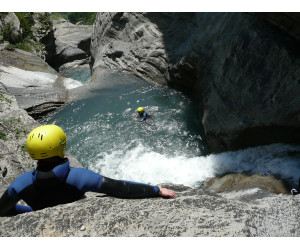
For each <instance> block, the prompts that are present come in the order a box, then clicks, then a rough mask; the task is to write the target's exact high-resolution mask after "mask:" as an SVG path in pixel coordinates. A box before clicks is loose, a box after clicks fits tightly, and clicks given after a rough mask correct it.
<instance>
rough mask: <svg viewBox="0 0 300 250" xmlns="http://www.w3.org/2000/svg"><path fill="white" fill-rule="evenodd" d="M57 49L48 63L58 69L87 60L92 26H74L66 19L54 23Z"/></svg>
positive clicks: (50, 56) (48, 59) (49, 57)
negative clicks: (77, 61)
mask: <svg viewBox="0 0 300 250" xmlns="http://www.w3.org/2000/svg"><path fill="white" fill-rule="evenodd" d="M53 26H54V39H55V49H54V51H53V53H52V54H51V55H49V56H48V57H47V62H48V63H49V64H50V65H51V66H53V67H54V68H56V69H58V68H59V67H60V66H61V65H63V64H65V63H69V62H72V61H75V60H82V59H87V58H88V57H89V55H90V42H91V36H92V26H91V25H74V24H72V23H69V22H67V21H66V20H64V19H61V20H59V21H56V22H54V24H53Z"/></svg>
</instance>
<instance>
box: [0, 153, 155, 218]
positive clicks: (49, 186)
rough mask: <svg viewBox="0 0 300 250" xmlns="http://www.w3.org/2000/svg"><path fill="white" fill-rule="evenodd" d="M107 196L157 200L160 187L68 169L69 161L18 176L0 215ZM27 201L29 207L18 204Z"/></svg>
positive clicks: (1, 204)
mask: <svg viewBox="0 0 300 250" xmlns="http://www.w3.org/2000/svg"><path fill="white" fill-rule="evenodd" d="M88 191H91V192H98V193H105V194H108V195H111V196H115V197H120V198H147V197H156V196H157V195H158V192H159V188H158V187H157V186H151V185H146V184H142V183H136V182H129V181H122V180H114V179H110V178H107V177H104V176H102V175H100V174H97V173H95V172H93V171H90V170H87V169H84V168H73V167H70V166H69V160H68V159H67V158H65V162H64V163H62V164H60V165H57V166H56V167H54V168H51V169H48V170H46V171H45V169H39V167H37V169H36V170H34V171H30V172H27V173H25V174H23V175H21V176H20V177H18V178H17V179H16V180H15V181H14V182H13V183H12V184H11V185H10V186H9V187H8V189H7V190H6V191H5V193H4V194H3V195H2V197H1V198H0V216H6V215H16V214H19V213H25V212H30V211H35V210H40V209H43V208H46V207H51V206H56V205H59V204H64V203H69V202H73V201H76V200H79V199H81V198H83V197H84V193H85V192H88ZM19 200H23V201H25V202H26V203H27V204H28V205H29V207H28V206H22V205H19V204H17V202H18V201H19Z"/></svg>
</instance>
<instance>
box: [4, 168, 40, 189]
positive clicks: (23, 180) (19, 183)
mask: <svg viewBox="0 0 300 250" xmlns="http://www.w3.org/2000/svg"><path fill="white" fill-rule="evenodd" d="M33 172H34V171H30V172H26V173H24V174H22V175H20V176H19V177H18V178H17V179H15V180H14V182H13V183H12V184H11V185H10V186H9V188H10V189H14V190H16V191H17V192H21V191H22V190H23V189H24V188H26V187H28V186H29V185H31V184H32V182H33V181H32V174H33Z"/></svg>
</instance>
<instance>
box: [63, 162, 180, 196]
mask: <svg viewBox="0 0 300 250" xmlns="http://www.w3.org/2000/svg"><path fill="white" fill-rule="evenodd" d="M67 183H68V184H71V185H73V186H76V187H77V189H79V190H81V191H82V192H88V191H92V192H99V193H105V194H108V195H111V196H115V197H119V198H150V197H157V196H162V197H170V198H175V197H176V195H175V194H174V192H173V191H171V190H168V189H166V188H159V187H157V186H152V185H148V184H143V183H138V182H131V181H124V180H115V179H111V178H108V177H105V176H102V175H100V174H98V173H95V172H93V171H90V170H87V169H82V168H71V170H70V173H69V176H68V179H67Z"/></svg>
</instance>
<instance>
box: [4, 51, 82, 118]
mask: <svg viewBox="0 0 300 250" xmlns="http://www.w3.org/2000/svg"><path fill="white" fill-rule="evenodd" d="M0 57H1V59H0V82H1V83H2V84H3V85H4V86H5V87H6V89H7V90H8V91H9V93H10V94H13V95H14V96H16V99H17V101H18V104H19V106H20V107H21V108H23V109H25V110H26V111H27V112H28V113H29V114H30V115H31V116H32V117H34V118H38V117H40V116H42V115H44V114H46V113H48V112H50V111H53V110H55V109H57V108H58V107H60V106H61V105H63V104H64V103H65V102H66V101H67V100H68V95H69V94H68V89H71V88H74V87H78V86H81V85H82V84H81V83H80V82H78V81H75V80H72V79H69V78H64V77H62V76H61V75H60V74H58V73H57V72H56V71H55V70H54V69H52V68H51V67H50V66H49V65H48V64H47V63H45V62H44V61H43V60H42V59H40V58H39V57H37V56H34V55H32V54H30V53H28V52H25V51H21V50H15V51H7V50H0Z"/></svg>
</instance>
